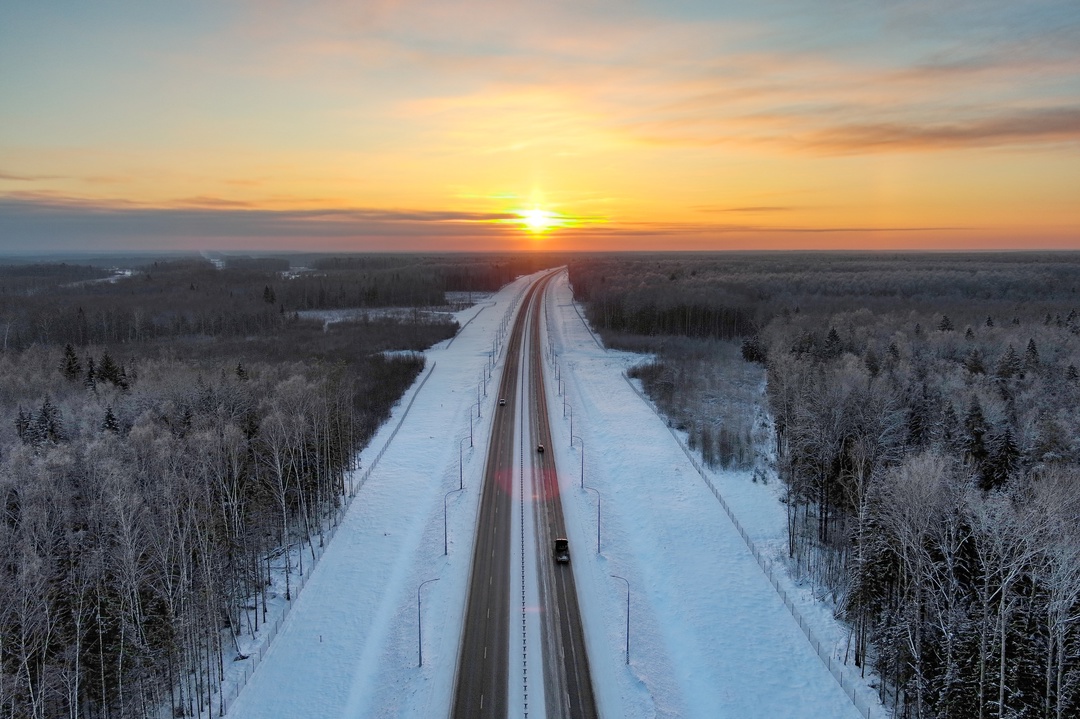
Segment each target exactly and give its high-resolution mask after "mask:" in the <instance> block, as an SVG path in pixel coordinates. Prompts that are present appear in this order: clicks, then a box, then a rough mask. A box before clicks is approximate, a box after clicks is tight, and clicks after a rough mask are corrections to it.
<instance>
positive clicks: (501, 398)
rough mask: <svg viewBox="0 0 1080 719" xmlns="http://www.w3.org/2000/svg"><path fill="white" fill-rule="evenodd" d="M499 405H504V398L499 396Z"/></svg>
mask: <svg viewBox="0 0 1080 719" xmlns="http://www.w3.org/2000/svg"><path fill="white" fill-rule="evenodd" d="M499 406H500V407H505V406H506V399H505V398H503V397H499Z"/></svg>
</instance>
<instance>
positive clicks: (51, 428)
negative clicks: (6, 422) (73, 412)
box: [28, 395, 64, 447]
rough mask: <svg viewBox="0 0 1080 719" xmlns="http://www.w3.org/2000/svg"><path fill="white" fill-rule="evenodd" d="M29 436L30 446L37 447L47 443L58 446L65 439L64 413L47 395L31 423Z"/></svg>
mask: <svg viewBox="0 0 1080 719" xmlns="http://www.w3.org/2000/svg"><path fill="white" fill-rule="evenodd" d="M28 436H29V438H30V444H32V445H34V446H35V447H36V446H40V445H42V444H46V443H49V444H57V443H59V442H60V441H62V440H63V439H64V416H63V413H62V412H61V411H60V408H59V407H57V406H56V405H54V404H53V403H52V399H51V398H50V397H49V396H48V395H45V400H44V401H43V402H42V403H41V407H40V408H39V409H38V411H37V413H36V414H35V415H34V419H33V421H32V422H31V423H30V428H29V431H28Z"/></svg>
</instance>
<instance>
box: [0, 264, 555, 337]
mask: <svg viewBox="0 0 1080 719" xmlns="http://www.w3.org/2000/svg"><path fill="white" fill-rule="evenodd" d="M110 259H115V260H116V261H117V262H123V258H119V257H118V258H110ZM298 259H299V258H280V257H244V256H230V257H226V258H225V259H223V260H219V261H218V264H215V263H214V262H212V261H211V260H208V259H206V258H203V257H197V256H189V257H182V258H174V259H160V260H152V261H146V260H145V259H142V260H134V259H133V260H132V261H131V264H127V265H119V267H121V268H122V269H124V270H126V271H127V272H129V273H130V274H129V275H124V276H120V275H117V274H116V273H115V272H114V269H113V267H112V266H108V267H107V266H104V264H96V265H75V264H40V263H38V264H18V265H6V266H0V351H5V352H6V351H18V350H22V349H25V348H27V347H30V346H32V345H35V344H38V345H56V344H59V345H63V344H68V343H70V344H72V345H74V346H76V347H85V346H90V345H101V344H119V343H127V342H145V341H150V340H158V339H166V338H170V337H191V336H206V337H215V338H222V337H244V336H248V335H264V334H267V333H272V332H276V331H277V330H278V329H279V328H280V327H281V326H282V323H283V322H287V321H288V320H290V319H292V318H294V317H295V316H296V314H297V313H298V312H301V311H308V310H329V309H343V308H365V307H366V308H381V307H444V306H445V305H446V298H445V293H446V292H453V291H463V292H470V291H471V292H494V291H495V290H497V289H499V288H500V287H502V286H503V285H504V284H506V283H508V282H510V281H511V280H513V279H514V278H515V277H517V276H519V275H522V274H528V273H531V272H534V271H536V270H538V269H542V268H543V267H547V266H550V265H551V263H552V262H555V261H556V260H555V258H549V257H546V256H542V255H508V256H491V257H482V256H462V257H454V256H413V255H344V256H313V257H305V258H303V261H305V262H307V263H308V264H305V265H303V266H296V265H293V264H292V263H293V262H296V261H298Z"/></svg>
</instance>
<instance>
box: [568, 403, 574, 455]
mask: <svg viewBox="0 0 1080 719" xmlns="http://www.w3.org/2000/svg"><path fill="white" fill-rule="evenodd" d="M568 406H569V407H570V446H571V447H573V446H574V405H568Z"/></svg>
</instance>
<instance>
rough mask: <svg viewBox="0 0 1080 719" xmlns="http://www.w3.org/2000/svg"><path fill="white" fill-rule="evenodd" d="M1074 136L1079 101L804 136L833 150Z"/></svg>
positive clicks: (1078, 135) (809, 143)
mask: <svg viewBox="0 0 1080 719" xmlns="http://www.w3.org/2000/svg"><path fill="white" fill-rule="evenodd" d="M1077 141H1080V107H1055V108H1046V109H1037V110H1022V111H1018V112H1012V113H1007V114H999V115H997V116H992V117H986V118H976V119H972V120H969V121H966V122H964V121H961V122H954V123H935V124H916V123H908V124H905V123H899V122H883V123H865V124H860V123H853V124H850V125H840V126H837V127H832V128H828V129H825V130H821V131H819V132H815V133H811V134H809V135H808V136H806V137H805V138H804V139H803V140H802V142H801V144H802V145H803V146H805V147H809V148H815V149H817V148H820V149H823V150H826V151H833V152H868V151H874V150H881V151H910V150H938V149H951V148H966V147H993V146H1000V145H1023V144H1034V143H1038V144H1046V143H1061V142H1077Z"/></svg>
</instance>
